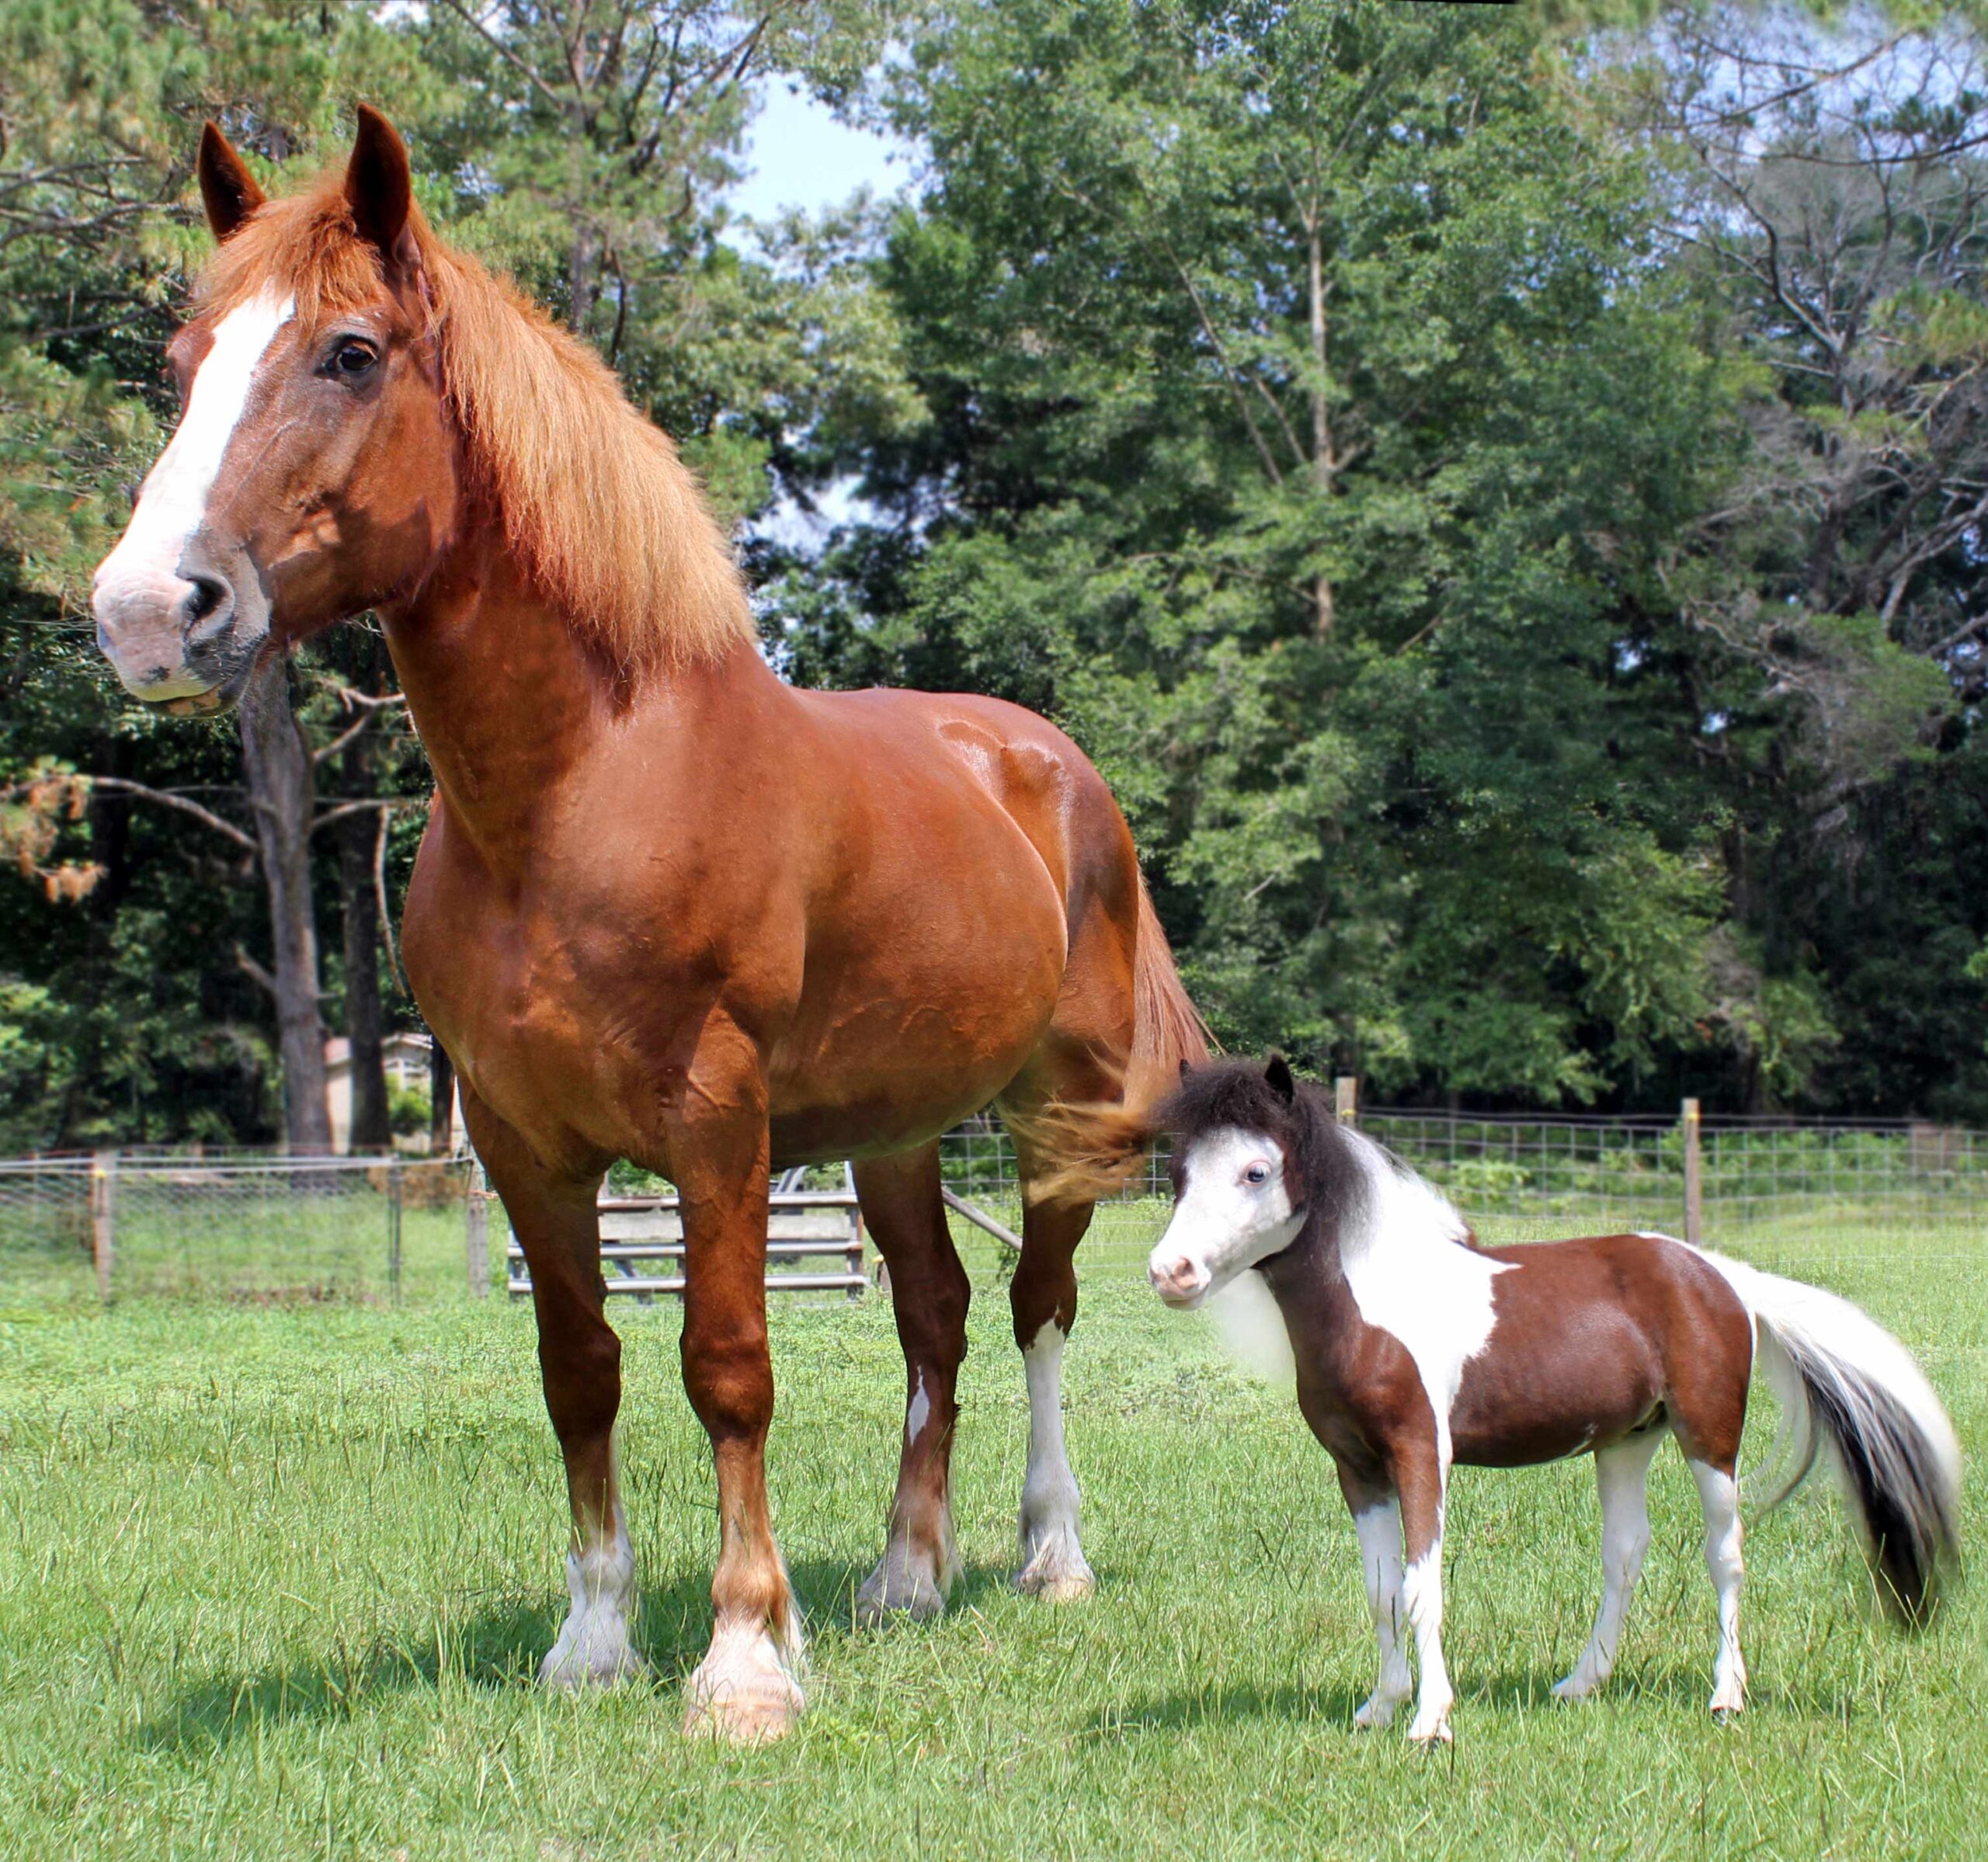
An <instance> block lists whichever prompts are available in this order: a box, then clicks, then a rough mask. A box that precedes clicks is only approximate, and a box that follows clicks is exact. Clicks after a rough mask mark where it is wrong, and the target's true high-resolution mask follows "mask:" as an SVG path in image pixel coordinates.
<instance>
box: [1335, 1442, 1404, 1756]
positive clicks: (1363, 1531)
mask: <svg viewBox="0 0 1988 1862" xmlns="http://www.w3.org/2000/svg"><path fill="white" fill-rule="evenodd" d="M1339 1489H1340V1492H1341V1493H1343V1495H1345V1496H1346V1504H1347V1510H1348V1511H1350V1513H1352V1515H1353V1530H1354V1531H1355V1532H1356V1533H1357V1534H1358V1535H1359V1537H1360V1572H1361V1577H1362V1579H1364V1581H1365V1583H1366V1586H1367V1609H1368V1614H1370V1615H1371V1617H1372V1618H1373V1621H1374V1635H1375V1640H1376V1641H1378V1643H1379V1644H1380V1648H1381V1672H1380V1676H1379V1678H1378V1680H1376V1681H1375V1683H1374V1691H1373V1693H1372V1694H1371V1695H1370V1696H1369V1697H1368V1700H1367V1701H1366V1703H1365V1704H1364V1705H1363V1706H1362V1707H1360V1709H1359V1710H1358V1711H1357V1712H1356V1713H1355V1714H1354V1716H1353V1723H1354V1725H1355V1726H1361V1727H1366V1726H1386V1725H1390V1724H1391V1723H1392V1721H1393V1719H1394V1717H1395V1708H1396V1707H1399V1705H1400V1704H1402V1701H1404V1700H1406V1699H1407V1698H1408V1697H1409V1694H1412V1693H1413V1691H1414V1686H1415V1684H1414V1682H1413V1679H1412V1678H1411V1677H1410V1676H1409V1672H1408V1651H1407V1649H1406V1648H1405V1647H1404V1646H1403V1645H1402V1640H1401V1614H1402V1596H1401V1583H1402V1569H1401V1508H1400V1506H1399V1503H1398V1502H1396V1500H1395V1496H1394V1495H1393V1494H1392V1492H1389V1491H1388V1489H1387V1488H1386V1487H1385V1485H1382V1484H1381V1483H1379V1482H1375V1481H1372V1480H1366V1479H1363V1478H1361V1477H1360V1476H1359V1475H1356V1474H1354V1473H1353V1472H1352V1471H1350V1470H1349V1469H1348V1468H1347V1466H1346V1464H1344V1463H1343V1462H1341V1463H1340V1464H1339Z"/></svg>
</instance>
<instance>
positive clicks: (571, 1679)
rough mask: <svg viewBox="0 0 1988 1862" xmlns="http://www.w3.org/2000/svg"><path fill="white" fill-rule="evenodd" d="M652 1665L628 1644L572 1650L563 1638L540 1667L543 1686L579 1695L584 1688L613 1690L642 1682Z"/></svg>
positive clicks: (539, 1674)
mask: <svg viewBox="0 0 1988 1862" xmlns="http://www.w3.org/2000/svg"><path fill="white" fill-rule="evenodd" d="M648 1672H649V1665H648V1662H645V1661H644V1660H643V1659H642V1658H641V1656H640V1655H637V1654H636V1653H635V1652H634V1650H633V1649H632V1648H630V1647H629V1646H628V1645H627V1643H626V1642H625V1641H624V1642H620V1643H619V1644H616V1645H607V1646H600V1647H587V1646H578V1647H574V1648H568V1647H567V1646H566V1645H565V1641H564V1639H563V1638H562V1639H561V1641H560V1642H559V1644H558V1645H556V1646H555V1647H554V1648H553V1649H552V1651H551V1653H550V1654H548V1655H547V1656H546V1658H545V1659H544V1661H543V1662H540V1664H539V1668H538V1680H539V1684H540V1687H551V1688H556V1689H557V1690H558V1691H560V1692H561V1693H562V1694H577V1693H578V1692H579V1691H580V1690H581V1689H582V1688H587V1687H614V1686H616V1685H617V1683H620V1682H623V1681H639V1680H642V1679H643V1678H644V1677H645V1676H646V1675H647V1674H648Z"/></svg>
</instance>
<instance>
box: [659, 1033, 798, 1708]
mask: <svg viewBox="0 0 1988 1862" xmlns="http://www.w3.org/2000/svg"><path fill="white" fill-rule="evenodd" d="M708 1038H709V1037H707V1039H708ZM698 1058H699V1062H700V1063H704V1064H701V1065H693V1067H692V1069H691V1088H692V1089H691V1091H690V1093H686V1096H685V1101H684V1103H685V1105H686V1106H694V1107H696V1108H697V1109H698V1110H699V1111H700V1113H701V1114H702V1115H701V1116H699V1117H695V1118H686V1120H685V1121H684V1122H683V1124H680V1125H679V1126H678V1127H676V1129H674V1130H673V1131H671V1132H670V1133H669V1165H670V1171H671V1174H672V1175H673V1176H674V1177H675V1178H676V1186H677V1189H678V1191H679V1193H680V1194H681V1196H682V1198H683V1244H684V1263H683V1280H684V1287H683V1386H684V1388H685V1389H686V1391H688V1392H689V1394H690V1404H691V1407H692V1408H693V1409H695V1410H696V1411H697V1419H698V1420H699V1421H700V1422H701V1423H703V1424H704V1431H705V1433H707V1435H708V1436H710V1437H711V1455H712V1459H713V1461H714V1462H715V1464H716V1465H717V1471H718V1567H717V1569H716V1570H715V1571H714V1572H713V1574H712V1576H711V1607H712V1610H713V1612H714V1616H715V1618H716V1621H715V1624H714V1628H713V1631H712V1634H711V1648H709V1650H708V1651H707V1652H706V1654H705V1655H704V1660H703V1661H702V1662H700V1663H699V1664H698V1665H697V1670H696V1672H695V1673H693V1675H692V1676H690V1684H689V1687H688V1689H687V1690H686V1691H687V1694H688V1698H689V1711H688V1714H687V1716H686V1730H690V1731H693V1732H694V1731H700V1730H704V1729H709V1730H711V1731H713V1732H717V1733H718V1734H720V1735H723V1736H725V1737H728V1738H731V1739H748V1740H749V1739H777V1738H778V1737H779V1736H780V1735H781V1734H782V1733H784V1732H786V1731H787V1729H788V1728H789V1727H790V1726H791V1725H792V1724H793V1722H794V1718H795V1716H796V1715H797V1714H798V1713H799V1712H800V1711H801V1704H802V1700H801V1687H800V1683H799V1682H798V1680H797V1679H796V1671H797V1670H798V1668H799V1666H800V1664H801V1659H802V1648H801V1621H800V1616H799V1614H798V1611H797V1610H796V1609H795V1607H794V1593H793V1592H792V1591H791V1589H789V1587H788V1585H787V1567H786V1565H784V1563H783V1562H781V1559H780V1549H779V1548H778V1547H777V1545H776V1544H774V1542H773V1520H772V1517H771V1515H770V1511H769V1509H768V1507H767V1504H766V1431H767V1430H768V1428H769V1427H770V1426H771V1424H772V1422H773V1362H772V1359H771V1357H770V1355H769V1353H768V1350H767V1345H766V1192H767V1180H766V1149H767V1142H766V1137H767V1134H766V1099H765V1089H764V1086H763V1082H762V1081H761V1080H760V1079H759V1077H758V1076H757V1075H756V1073H752V1072H748V1071H747V1069H746V1068H745V1067H744V1066H743V1065H737V1064H736V1063H735V1065H734V1066H732V1067H731V1068H725V1070H724V1071H722V1072H721V1071H720V1069H719V1068H718V1066H713V1065H709V1063H707V1062H706V1061H705V1055H704V1053H702V1052H700V1055H699V1057H698Z"/></svg>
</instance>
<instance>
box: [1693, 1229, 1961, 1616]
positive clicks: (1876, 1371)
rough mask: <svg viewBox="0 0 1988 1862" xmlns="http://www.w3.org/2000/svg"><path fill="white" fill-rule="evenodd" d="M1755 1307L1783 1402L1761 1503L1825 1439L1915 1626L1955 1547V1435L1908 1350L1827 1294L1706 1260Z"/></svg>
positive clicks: (1787, 1487)
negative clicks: (1772, 1461) (1774, 1455)
mask: <svg viewBox="0 0 1988 1862" xmlns="http://www.w3.org/2000/svg"><path fill="white" fill-rule="evenodd" d="M1705 1258H1706V1259H1708V1261H1710V1262H1711V1263H1712V1266H1715V1267H1716V1268H1717V1269H1718V1270H1719V1273H1721V1274H1722V1275H1723V1276H1724V1277H1725V1278H1726V1280H1727V1282H1728V1283H1729V1284H1730V1285H1731V1286H1732V1287H1733V1291H1735V1292H1736V1293H1737V1294H1739V1296H1740V1298H1741V1299H1742V1300H1743V1301H1745V1302H1746V1308H1747V1310H1748V1311H1750V1313H1751V1314H1752V1315H1753V1327H1754V1330H1755V1332H1756V1334H1757V1336H1758V1338H1759V1340H1760V1348H1759V1357H1760V1367H1761V1369H1762V1370H1764V1371H1765V1372H1766V1373H1767V1378H1768V1381H1770V1382H1771V1384H1773V1385H1774V1395H1775V1398H1777V1400H1778V1402H1780V1405H1781V1442H1780V1443H1778V1444H1777V1447H1778V1449H1779V1450H1780V1454H1779V1455H1778V1463H1779V1465H1778V1467H1777V1468H1775V1469H1774V1471H1773V1478H1772V1482H1771V1492H1769V1493H1768V1494H1767V1496H1766V1499H1765V1502H1764V1506H1765V1507H1769V1508H1771V1507H1774V1506H1778V1505H1779V1504H1780V1503H1781V1501H1783V1500H1784V1499H1786V1498H1787V1497H1788V1495H1789V1494H1791V1493H1792V1492H1794V1491H1795V1489H1796V1488H1797V1487H1799V1485H1801V1484H1802V1480H1803V1479H1804V1478H1806V1476H1807V1475H1808V1473H1809V1470H1810V1469H1811V1468H1813V1467H1814V1465H1815V1464H1816V1457H1817V1455H1818V1454H1819V1453H1820V1452H1821V1450H1822V1449H1823V1447H1824V1446H1825V1444H1826V1446H1827V1447H1828V1448H1829V1449H1830V1451H1831V1456H1832V1458H1833V1460H1834V1461H1835V1462H1836V1464H1837V1468H1838V1471H1840V1474H1841V1475H1842V1478H1843V1485H1844V1491H1845V1492H1846V1493H1847V1495H1848V1496H1849V1498H1850V1499H1851V1502H1852V1503H1853V1504H1854V1506H1855V1507H1856V1509H1857V1512H1858V1518H1859V1523H1860V1524H1861V1526H1862V1527H1863V1529H1864V1537H1865V1544H1866V1545H1867V1546H1868V1548H1869V1551H1870V1555H1871V1562H1872V1565H1874V1566H1875V1568H1876V1570H1877V1572H1878V1575H1879V1577H1880V1579H1882V1589H1883V1593H1884V1601H1885V1603H1887V1604H1888V1605H1889V1606H1890V1607H1892V1609H1894V1610H1896V1611H1897V1613H1898V1614H1900V1615H1901V1616H1903V1617H1904V1618H1905V1619H1906V1621H1908V1622H1913V1623H1918V1622H1923V1621H1924V1620H1925V1619H1926V1617H1927V1616H1928V1615H1929V1614H1931V1610H1932V1608H1933V1606H1934V1603H1935V1601H1936V1600H1937V1598H1938V1586H1939V1580H1940V1578H1941V1575H1942V1574H1943V1572H1945V1568H1947V1566H1948V1565H1950V1564H1951V1563H1952V1562H1953V1561H1954V1558H1955V1555H1956V1553H1957V1551H1958V1523H1959V1515H1960V1443H1958V1440H1955V1436H1954V1428H1953V1424H1952V1423H1951V1422H1950V1421H1948V1418H1947V1412H1946V1411H1945V1409H1944V1408H1943V1407H1942V1406H1941V1402H1940V1399H1939V1398H1938V1396H1937V1395H1934V1391H1933V1387H1932V1385H1931V1384H1929V1383H1928V1382H1927V1381H1926V1377H1925V1374H1924V1372H1922V1371H1921V1370H1920V1368H1919V1367H1918V1365H1917V1363H1914V1362H1913V1358H1912V1354H1911V1353H1910V1352H1908V1351H1907V1350H1906V1348H1905V1347H1904V1346H1903V1345H1901V1344H1900V1343H1899V1342H1898V1340H1897V1339H1895V1338H1893V1337H1892V1335H1891V1334H1890V1333H1889V1332H1887V1331H1885V1329H1884V1328H1883V1327H1882V1326H1881V1325H1879V1324H1878V1323H1877V1322H1875V1320H1873V1319H1872V1318H1868V1317H1867V1316H1866V1315H1865V1314H1864V1313H1862V1312H1861V1311H1858V1308H1856V1307H1854V1306H1853V1305H1851V1303H1850V1302H1849V1301H1847V1300H1844V1299H1839V1298H1838V1297H1837V1296H1836V1295H1835V1294H1833V1293H1825V1292H1823V1291H1822V1290H1821V1288H1819V1287H1809V1286H1805V1285H1803V1284H1802V1283H1801V1282H1800V1281H1799V1280H1783V1279H1782V1278H1781V1277H1780V1276H1779V1275H1778V1274H1772V1273H1762V1272H1761V1271H1760V1270H1759V1269H1758V1268H1757V1267H1749V1266H1746V1265H1744V1264H1743V1263H1741V1262H1738V1261H1732V1260H1727V1259H1725V1258H1723V1257H1722V1256H1719V1255H1715V1254H1708V1255H1707V1256H1706V1257H1705Z"/></svg>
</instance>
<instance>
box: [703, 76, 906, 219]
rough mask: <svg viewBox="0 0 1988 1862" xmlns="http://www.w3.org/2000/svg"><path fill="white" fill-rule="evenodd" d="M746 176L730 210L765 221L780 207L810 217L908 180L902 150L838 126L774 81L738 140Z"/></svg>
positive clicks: (822, 111)
mask: <svg viewBox="0 0 1988 1862" xmlns="http://www.w3.org/2000/svg"><path fill="white" fill-rule="evenodd" d="M746 160H747V162H748V164H749V166H750V168H752V172H751V173H750V174H749V175H747V176H746V178H745V180H744V181H742V182H740V183H739V186H737V187H736V188H735V189H733V190H732V207H733V209H734V210H735V211H736V212H738V213H741V214H752V215H753V216H754V217H756V218H759V219H765V218H768V217H770V216H772V215H773V214H777V213H778V212H779V211H780V210H781V209H782V208H783V207H805V208H808V210H811V211H815V212H818V211H820V210H821V209H822V208H823V207H838V206H839V205H840V204H841V203H843V201H845V200H847V199H848V198H849V197H850V195H851V194H853V193H855V192H856V190H857V189H858V188H859V187H862V186H866V185H867V186H869V187H870V188H871V189H874V191H875V192H876V193H878V194H888V193H894V192H895V190H896V189H898V188H900V187H902V186H903V185H904V184H905V182H906V181H907V180H909V179H910V175H911V166H910V156H909V150H908V149H907V148H905V144H902V143H900V142H896V141H892V140H891V139H890V138H888V137H883V136H878V135H873V134H871V133H870V132H869V131H868V130H856V129H851V128H850V127H848V126H847V125H846V124H844V123H838V122H837V121H836V120H835V118H834V116H832V114H831V113H829V109H828V108H827V107H826V106H825V105H822V104H820V103H817V102H815V99H813V98H812V97H810V96H808V94H807V93H806V92H805V91H804V92H794V91H791V90H790V89H788V88H787V84H786V82H785V81H784V79H781V78H775V79H774V80H773V82H772V83H770V85H767V87H766V90H765V92H764V93H763V99H762V102H761V104H760V108H759V115H758V116H756V117H755V118H754V119H753V120H752V130H751V131H750V134H749V136H748V137H747V141H746Z"/></svg>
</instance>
